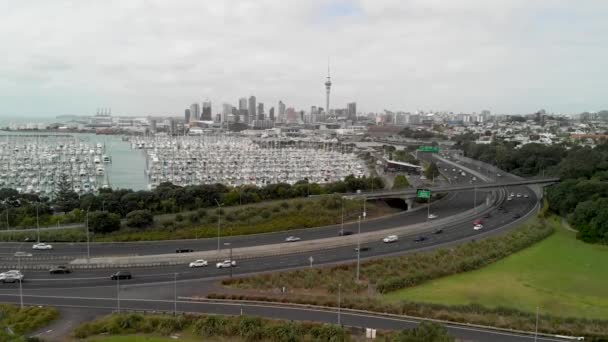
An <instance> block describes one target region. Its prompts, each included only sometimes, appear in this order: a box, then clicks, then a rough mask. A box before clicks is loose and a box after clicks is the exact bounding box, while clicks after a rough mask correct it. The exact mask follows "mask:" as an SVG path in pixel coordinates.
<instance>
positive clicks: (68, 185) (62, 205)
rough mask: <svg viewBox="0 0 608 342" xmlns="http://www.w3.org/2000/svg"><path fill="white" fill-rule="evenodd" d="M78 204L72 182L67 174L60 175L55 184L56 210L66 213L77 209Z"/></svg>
mask: <svg viewBox="0 0 608 342" xmlns="http://www.w3.org/2000/svg"><path fill="white" fill-rule="evenodd" d="M79 204H80V201H79V199H78V194H77V193H75V192H74V190H73V188H72V182H71V181H70V179H69V178H68V175H67V174H65V173H64V174H62V175H61V177H60V178H59V181H58V182H57V196H56V197H55V207H56V209H57V210H59V211H63V212H68V211H72V210H73V209H75V208H78V206H79Z"/></svg>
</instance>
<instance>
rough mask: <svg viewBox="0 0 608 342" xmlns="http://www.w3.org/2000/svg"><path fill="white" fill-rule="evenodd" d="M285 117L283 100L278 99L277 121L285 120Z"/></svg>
mask: <svg viewBox="0 0 608 342" xmlns="http://www.w3.org/2000/svg"><path fill="white" fill-rule="evenodd" d="M286 121H287V120H286V118H285V104H284V103H283V101H279V122H286Z"/></svg>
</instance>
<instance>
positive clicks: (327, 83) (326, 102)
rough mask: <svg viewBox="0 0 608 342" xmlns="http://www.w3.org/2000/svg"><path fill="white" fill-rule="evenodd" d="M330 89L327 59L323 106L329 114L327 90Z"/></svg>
mask: <svg viewBox="0 0 608 342" xmlns="http://www.w3.org/2000/svg"><path fill="white" fill-rule="evenodd" d="M330 89H331V78H330V76H329V60H327V81H325V108H326V110H327V114H329V91H330Z"/></svg>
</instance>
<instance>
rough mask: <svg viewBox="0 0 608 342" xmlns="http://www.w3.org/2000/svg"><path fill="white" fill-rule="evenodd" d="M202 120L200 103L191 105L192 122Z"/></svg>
mask: <svg viewBox="0 0 608 342" xmlns="http://www.w3.org/2000/svg"><path fill="white" fill-rule="evenodd" d="M200 119H201V106H200V105H199V104H198V103H193V104H191V105H190V120H194V121H198V120H200Z"/></svg>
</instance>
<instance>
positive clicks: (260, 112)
mask: <svg viewBox="0 0 608 342" xmlns="http://www.w3.org/2000/svg"><path fill="white" fill-rule="evenodd" d="M258 120H264V104H263V103H262V102H260V103H258Z"/></svg>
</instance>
